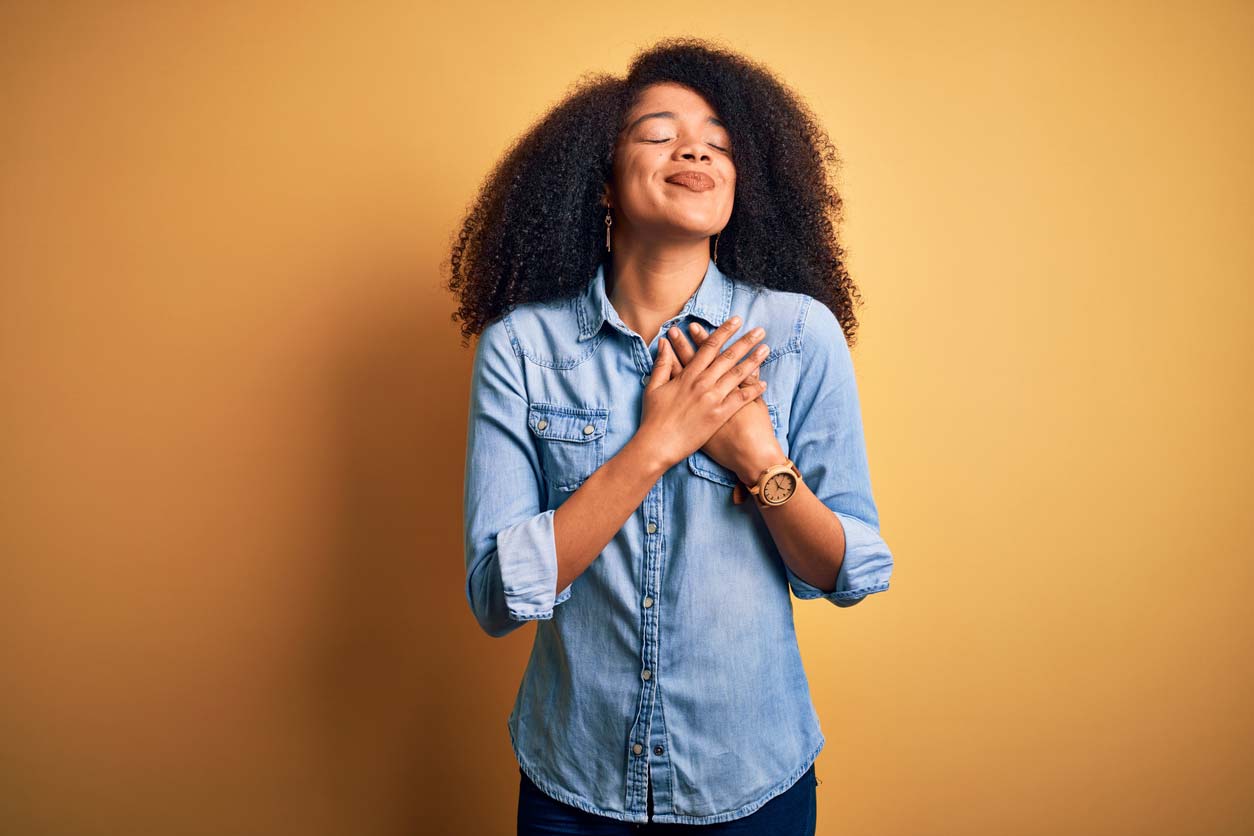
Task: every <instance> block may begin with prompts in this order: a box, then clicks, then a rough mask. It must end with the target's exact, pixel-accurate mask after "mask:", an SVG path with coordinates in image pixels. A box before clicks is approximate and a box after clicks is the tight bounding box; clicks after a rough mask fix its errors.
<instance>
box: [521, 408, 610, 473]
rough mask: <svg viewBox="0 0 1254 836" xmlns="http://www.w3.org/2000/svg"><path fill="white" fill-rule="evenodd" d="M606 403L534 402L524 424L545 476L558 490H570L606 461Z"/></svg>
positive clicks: (607, 414) (607, 418)
mask: <svg viewBox="0 0 1254 836" xmlns="http://www.w3.org/2000/svg"><path fill="white" fill-rule="evenodd" d="M609 420H610V410H609V407H583V406H564V405H561V404H550V403H533V404H531V405H530V406H529V407H528V409H527V426H528V427H529V428H530V429H531V432H532V434H533V435H534V436H535V437H536V445H537V447H538V448H539V451H540V466H541V468H542V469H543V470H544V478H545V479H547V480H548V482H549V484H550V485H552V486H553V487H554V488H556V489H558V490H560V491H573V490H575V489H576V488H578V487H579V486H580V485H582V484H583V482H584V480H585V479H587V478H588V477H589V476H591V475H592V474H593V473H595V472H596V469H597V468H598V467H600V466H601V465H602V464H604V463H605V430H606V428H607V427H608V426H609Z"/></svg>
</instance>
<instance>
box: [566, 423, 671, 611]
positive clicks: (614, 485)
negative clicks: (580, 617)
mask: <svg viewBox="0 0 1254 836" xmlns="http://www.w3.org/2000/svg"><path fill="white" fill-rule="evenodd" d="M639 439H640V436H638V435H637V436H635V437H633V438H632V439H631V440H630V441H628V442H627V444H626V445H624V446H623V448H622V449H621V450H619V451H618V453H616V454H615V455H613V456H612V457H610V459H609V461H607V462H606V463H605V464H603V465H601V466H600V467H599V468H597V470H596V472H595V473H593V474H592V475H591V476H589V477H588V478H587V479H586V480H585V481H584V483H583V484H582V485H580V486H579V488H578V490H576V491H575V492H574V493H573V494H571V495H570V498H569V499H567V500H566V501H565V502H564V503H562V505H561V506H560V507H558V509H557V511H555V512H554V514H553V537H554V540H555V541H556V545H557V588H556V590H555V592H557V593H560V592H561V591H562V590H563V589H565V588H566V587H567V586H569V585H570V584H571V583H572V582H573V581H574V580H575V578H577V577H579V576H580V575H582V574H583V572H584V570H585V569H587V568H588V566H589V565H590V564H591V563H592V561H593V560H595V559H596V557H597V555H599V554H600V553H601V552H602V551H603V550H604V549H605V546H606V545H607V544H608V543H609V542H610V540H612V539H614V535H615V534H617V533H618V532H619V531H620V530H622V527H623V525H624V524H625V523H626V522H627V519H628V518H629V517H630V516H631V515H632V514H633V513H634V512H635V511H636V509H637V508H639V507H640V504H641V503H642V502H644V500H645V497H646V496H648V493H649V491H650V490H651V489H652V488H653V486H654V485H655V484H657V480H658V479H660V478H662V474H663V473H665V472H666V470H667V469H668V467H669V465H668V464H667V463H666V462H664V461H661V460H660V459H659V458H658V456H657V455H656V454H655V453H654V452H653V451H652V450H651V449H650V445H649V444H648V443H647V442H646V441H641V440H639Z"/></svg>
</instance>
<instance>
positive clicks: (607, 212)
mask: <svg viewBox="0 0 1254 836" xmlns="http://www.w3.org/2000/svg"><path fill="white" fill-rule="evenodd" d="M613 223H614V219H613V218H611V217H610V210H609V209H606V210H605V250H606V252H609V251H610V225H611V224H613Z"/></svg>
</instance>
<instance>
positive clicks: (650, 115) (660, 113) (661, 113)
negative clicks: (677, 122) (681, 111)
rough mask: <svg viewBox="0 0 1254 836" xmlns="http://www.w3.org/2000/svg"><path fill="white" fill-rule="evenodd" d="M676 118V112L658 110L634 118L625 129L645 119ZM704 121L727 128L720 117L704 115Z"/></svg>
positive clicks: (631, 128)
mask: <svg viewBox="0 0 1254 836" xmlns="http://www.w3.org/2000/svg"><path fill="white" fill-rule="evenodd" d="M678 118H679V116H678V115H677V114H675V113H674V112H673V111H669V110H659V111H658V112H657V113H646V114H644V115H643V116H641V117H640V118H638V119H636V120H635V121H634V122H632V123H631V124H630V125H628V126H627V130H628V131H630V130H633V129H634V128H635V127H636V126H637V125H639V124H640V123H641V122H643V121H644V120H646V119H678ZM705 121H707V122H709V123H710V124H711V125H718V126H719V127H720V128H723V129H724V130H726V128H727V126H726V125H724V124H723V121H722V120H721V119H717V118H715V117H713V116H707V117H705Z"/></svg>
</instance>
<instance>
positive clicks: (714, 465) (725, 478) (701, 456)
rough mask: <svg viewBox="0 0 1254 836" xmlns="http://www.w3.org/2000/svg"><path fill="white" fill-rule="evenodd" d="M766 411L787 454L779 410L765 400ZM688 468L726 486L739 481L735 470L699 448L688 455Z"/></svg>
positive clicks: (702, 476) (732, 485) (698, 474)
mask: <svg viewBox="0 0 1254 836" xmlns="http://www.w3.org/2000/svg"><path fill="white" fill-rule="evenodd" d="M766 411H767V412H769V413H770V415H771V429H773V430H774V431H775V437H776V438H778V439H779V443H780V447H782V448H783V450H784V453H785V455H787V453H788V441H787V439H786V438H782V437H781V436H780V434H779V410H778V409H777V408H776V406H775V404H773V403H771V402H770V401H767V402H766ZM688 469H689V470H691V471H692V472H693V473H694V474H695V475H697V476H700V477H701V478H702V479H709V480H710V481H711V482H718V483H719V484H721V485H727V486H728V487H734V486H735V485H736V483H737V482H739V481H740V477H739V476H737V475H736V471H734V470H732V469H730V468H726V467H723V466H722V465H721V464H719V463H718V462H716V461H714V459H713V458H711V457H710V456H709V455H708V454H707V453H705V452H704V451H703V450H701V449H700V448H698V449H697V451H696V452H695V453H693V454H692V455H690V456H689V457H688Z"/></svg>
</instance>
